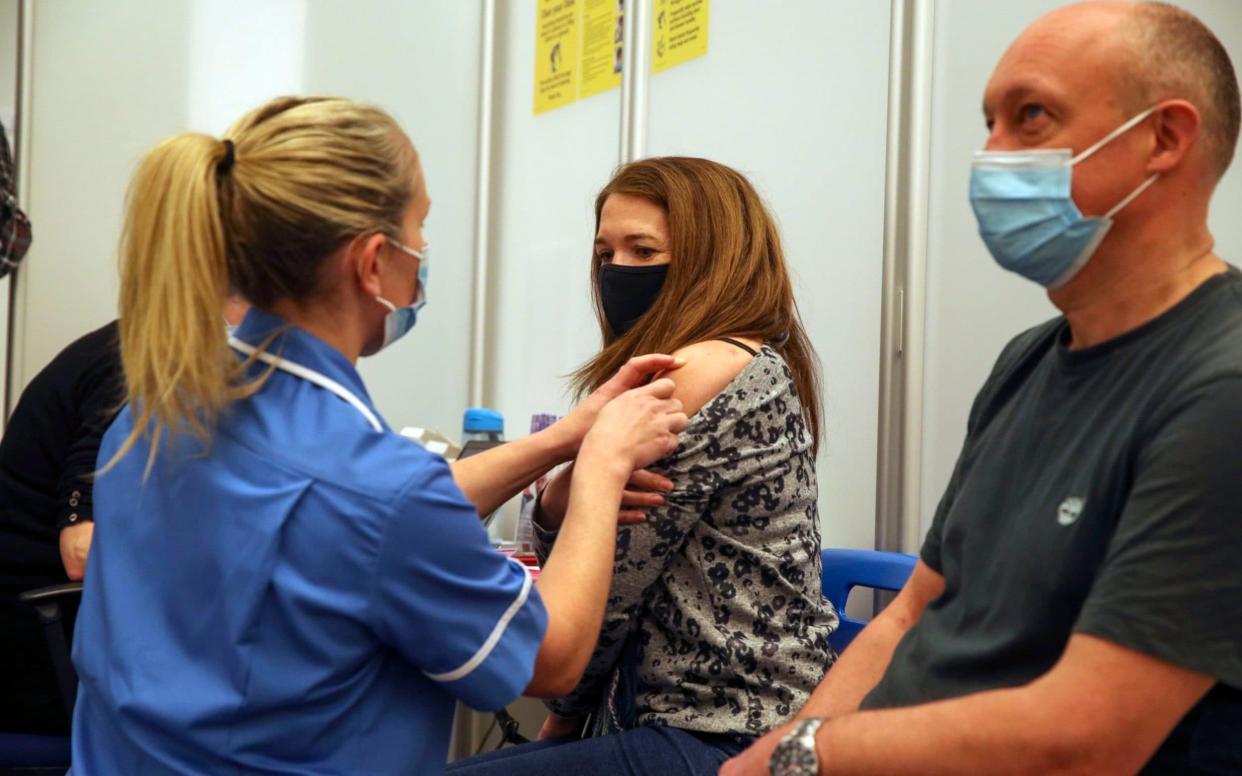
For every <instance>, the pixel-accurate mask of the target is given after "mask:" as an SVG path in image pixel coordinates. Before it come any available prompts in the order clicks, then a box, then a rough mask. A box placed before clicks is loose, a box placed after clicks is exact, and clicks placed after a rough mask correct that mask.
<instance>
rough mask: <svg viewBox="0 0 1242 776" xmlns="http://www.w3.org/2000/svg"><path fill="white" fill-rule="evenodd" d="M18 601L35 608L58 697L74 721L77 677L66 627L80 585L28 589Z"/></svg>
mask: <svg viewBox="0 0 1242 776" xmlns="http://www.w3.org/2000/svg"><path fill="white" fill-rule="evenodd" d="M20 598H21V601H22V603H24V604H26V605H28V606H30V607H31V608H32V609H34V611H35V614H36V615H37V616H38V618H39V623H40V624H41V625H42V626H43V635H44V637H45V638H46V639H47V647H48V652H49V653H50V654H51V656H52V669H53V670H54V671H55V672H56V683H57V684H58V685H59V687H60V698H61V701H63V702H64V704H65V712H66V713H67V714H68V715H69V718H70V719H73V704H74V702H75V701H76V700H77V696H78V674H77V672H76V671H75V670H74V669H73V661H72V660H70V655H69V627H70V625H71V624H72V622H73V615H74V613H76V611H77V605H78V603H79V602H80V601H81V600H82V583H81V582H67V583H65V584H63V585H53V586H51V587H43V588H39V589H38V590H30V591H27V592H25V593H22V594H21V596H20Z"/></svg>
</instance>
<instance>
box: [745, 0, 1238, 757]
mask: <svg viewBox="0 0 1242 776" xmlns="http://www.w3.org/2000/svg"><path fill="white" fill-rule="evenodd" d="M983 104H984V115H985V118H986V121H987V127H988V130H989V136H988V141H987V146H986V151H985V152H984V153H982V154H980V155H979V156H978V157H976V161H975V169H974V172H973V174H972V180H971V199H972V204H973V205H974V208H975V213H976V216H977V217H978V220H979V228H980V232H981V233H982V235H983V238H984V241H985V242H986V243H987V244H988V248H989V249H990V250H991V252H992V255H993V256H994V257H995V258H996V260H997V261H998V263H1000V264H1001V266H1003V267H1005V268H1007V269H1012V270H1014V271H1016V272H1019V273H1020V274H1022V275H1024V276H1025V277H1027V278H1029V279H1031V280H1034V281H1036V282H1039V283H1041V284H1042V285H1044V286H1046V287H1048V288H1049V289H1050V290H1049V298H1050V299H1051V300H1052V302H1053V303H1054V304H1055V305H1056V306H1057V307H1058V308H1060V309H1061V311H1062V312H1063V313H1064V317H1060V318H1056V319H1054V320H1052V321H1049V322H1048V323H1045V324H1043V325H1041V326H1037V327H1035V328H1034V329H1031V330H1030V331H1027V332H1025V333H1023V334H1021V335H1019V336H1018V337H1017V338H1016V339H1014V340H1013V341H1012V342H1011V343H1010V344H1009V346H1008V347H1006V348H1005V350H1004V352H1003V353H1001V356H1000V358H999V360H998V361H997V363H996V367H995V368H994V369H993V371H992V375H991V377H990V378H988V381H987V382H986V383H985V384H984V386H983V388H982V390H981V391H980V392H979V395H978V397H977V398H976V400H975V404H974V407H973V408H972V410H971V413H970V421H969V425H968V427H967V432H966V442H965V446H964V448H963V450H962V454H961V457H960V458H959V459H958V462H957V467H956V469H955V471H954V473H953V477H952V479H951V480H950V482H949V487H948V490H947V491H946V492H945V494H944V498H943V499H942V500H941V502H940V507H939V509H938V510H937V512H936V516H935V519H934V521H933V522H932V526H931V530H930V531H929V532H928V535H927V539H926V541H925V543H924V545H923V551H922V560H921V561H920V562H919V564H918V566H917V567H916V569H915V571H914V575H913V576H912V577H911V578H910V581H909V583H908V584H907V585H906V588H905V589H904V590H903V591H902V592H901V594H900V595H899V596H898V597H897V599H896V600H895V601H894V602H893V603H892V604H890V605H889V606H888V608H886V609H885V610H884V611H883V612H881V613H880V614H879V615H878V616H877V617H876V618H875V619H874V620H873V621H872V622H871V623H869V624H868V626H867V627H866V629H864V630H863V632H862V633H861V634H860V635H859V636H858V638H857V640H855V641H854V643H853V644H852V645H851V646H850V648H849V649H848V650H846V651H845V653H844V654H843V655H842V656H841V660H840V661H838V663H837V664H836V665H835V666H834V667H833V669H832V671H831V672H829V674H828V677H827V678H826V679H825V680H824V682H823V684H822V685H820V687H819V689H817V690H816V691H815V694H814V696H813V697H812V698H811V700H810V702H809V703H808V704H807V706H806V708H805V709H803V710H802V712H801V713H800V714H799V717H800V719H799V720H798V722H797V723H796V724H794V725H790V726H789V727H788V728H784V729H781V730H778V731H774V732H773V733H771V734H769V735H768V736H767V737H765V738H764V739H763V740H761V741H760V742H759V743H757V744H756V745H755V746H753V747H752V748H751V749H750V750H748V751H747V752H746V753H745V754H744V755H743V756H742V757H739V758H737V759H736V760H733V761H730V762H729V763H728V764H727V765H726V766H725V768H724V769H722V771H721V773H722V774H728V776H737V774H767V773H768V772H769V770H770V771H771V773H773V774H779V776H789V775H790V774H799V775H801V774H814V773H821V774H834V773H851V774H858V773H875V774H928V773H953V774H957V773H970V774H973V773H989V774H995V773H1014V774H1016V773H1031V774H1046V773H1082V774H1124V773H1136V772H1139V771H1140V770H1141V771H1142V772H1143V773H1145V774H1157V773H1158V774H1174V773H1176V774H1218V773H1219V774H1224V773H1230V774H1237V773H1242V604H1240V603H1239V602H1240V601H1242V572H1240V571H1239V562H1238V558H1239V550H1240V549H1242V274H1239V272H1238V270H1237V269H1234V268H1232V267H1230V266H1229V265H1227V264H1225V262H1223V261H1221V259H1220V258H1218V257H1217V256H1216V255H1215V253H1214V252H1213V240H1212V235H1211V234H1210V233H1209V231H1208V225H1207V214H1208V205H1209V203H1210V201H1211V198H1212V192H1213V190H1214V188H1215V186H1216V183H1217V181H1219V180H1220V179H1221V176H1222V175H1223V174H1224V173H1225V170H1226V168H1227V167H1228V166H1229V162H1230V160H1231V158H1232V156H1233V153H1234V148H1235V146H1236V144H1237V138H1238V124H1239V113H1240V112H1242V110H1240V105H1239V98H1238V83H1237V78H1236V76H1235V75H1234V70H1233V66H1232V65H1231V64H1230V61H1229V56H1228V54H1227V53H1226V52H1225V49H1224V47H1222V46H1221V44H1220V42H1219V41H1218V40H1217V39H1216V37H1215V36H1214V35H1213V34H1212V33H1211V31H1210V30H1208V29H1207V28H1206V27H1205V26H1203V24H1202V23H1201V22H1199V20H1198V19H1196V18H1194V17H1193V16H1191V15H1190V14H1188V13H1186V12H1185V11H1182V10H1180V9H1177V8H1174V7H1172V6H1169V5H1165V4H1163V3H1135V4H1123V3H1115V4H1114V3H1108V4H1104V3H1083V4H1079V5H1072V6H1069V7H1066V8H1063V9H1061V10H1058V11H1054V12H1053V13H1051V14H1049V15H1048V16H1045V17H1044V18H1042V19H1040V20H1039V21H1037V22H1035V24H1033V25H1032V26H1031V27H1029V28H1028V29H1027V30H1026V31H1025V32H1024V33H1022V35H1021V36H1020V37H1019V38H1018V40H1017V41H1016V42H1015V43H1014V44H1013V45H1012V46H1011V47H1010V48H1009V50H1008V51H1007V52H1006V53H1005V55H1004V57H1003V58H1002V59H1001V61H1000V63H999V64H998V65H997V67H996V70H995V72H994V73H993V75H992V79H991V82H990V83H989V84H988V87H987V90H986V91H985V93H984V100H983ZM1101 141H1103V142H1102V143H1101ZM1051 149H1068V150H1065V151H1062V152H1061V153H1059V154H1058V153H1056V152H1051V151H1050V150H1051ZM1089 149H1094V150H1089ZM1084 151H1086V153H1084ZM1075 155H1080V156H1079V157H1078V158H1075ZM1071 159H1073V160H1074V161H1073V163H1072V164H1073V167H1072V174H1071V171H1070V165H1071ZM1037 192H1038V193H1039V195H1038V198H1037V197H1036V194H1035V193H1037ZM1134 192H1138V194H1139V195H1138V196H1137V197H1134V196H1132V194H1133V193H1134ZM1118 203H1121V204H1118ZM1080 213H1081V214H1086V215H1087V216H1088V218H1086V219H1084V218H1083V217H1082V215H1080ZM1101 213H1109V215H1110V216H1115V217H1114V218H1113V219H1112V224H1111V229H1110V228H1109V223H1108V219H1107V218H1106V219H1103V220H1102V221H1101V220H1099V219H1095V218H1090V216H1095V215H1096V214H1101ZM1101 238H1102V240H1101ZM964 280H966V281H969V278H965V279H964Z"/></svg>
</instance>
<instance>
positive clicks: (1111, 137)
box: [1070, 105, 1159, 166]
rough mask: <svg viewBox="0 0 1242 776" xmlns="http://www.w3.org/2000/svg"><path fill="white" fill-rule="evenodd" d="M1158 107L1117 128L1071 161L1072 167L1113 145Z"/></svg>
mask: <svg viewBox="0 0 1242 776" xmlns="http://www.w3.org/2000/svg"><path fill="white" fill-rule="evenodd" d="M1158 107H1159V106H1158V105H1153V106H1151V107H1150V108H1148V109H1147V110H1145V111H1143V112H1142V113H1140V114H1139V115H1137V116H1135V117H1134V118H1132V119H1130V120H1129V121H1127V122H1126V123H1124V124H1122V125H1121V126H1119V127H1117V128H1116V129H1114V130H1113V131H1112V132H1109V133H1108V134H1107V135H1105V136H1104V139H1103V140H1101V141H1099V142H1098V143H1096V144H1095V145H1093V146H1091V147H1090V148H1088V149H1087V150H1086V151H1083V152H1082V153H1081V154H1079V155H1078V156H1075V157H1074V158H1073V159H1070V165H1071V166H1072V165H1075V164H1078V163H1079V162H1081V161H1082V160H1083V159H1086V158H1087V157H1088V156H1090V155H1091V154H1093V153H1095V152H1096V151H1098V150H1100V149H1101V148H1103V147H1104V146H1106V145H1108V144H1109V143H1111V142H1113V141H1114V140H1116V139H1117V138H1118V137H1119V136H1121V135H1124V134H1125V133H1126V132H1129V131H1130V130H1131V129H1133V128H1134V127H1136V126H1138V123H1139V122H1140V121H1142V120H1143V119H1145V118H1147V117H1148V116H1150V115H1151V114H1152V113H1154V112H1155V110H1156V108H1158Z"/></svg>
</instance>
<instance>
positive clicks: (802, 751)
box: [768, 737, 819, 776]
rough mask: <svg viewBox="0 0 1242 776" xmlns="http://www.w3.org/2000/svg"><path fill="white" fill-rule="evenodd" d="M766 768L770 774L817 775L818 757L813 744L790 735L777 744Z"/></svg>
mask: <svg viewBox="0 0 1242 776" xmlns="http://www.w3.org/2000/svg"><path fill="white" fill-rule="evenodd" d="M813 740H814V739H812V741H813ZM768 770H769V771H771V772H772V776H818V774H819V759H818V758H817V757H816V756H815V749H814V748H813V746H812V747H808V746H806V744H805V743H804V742H803V740H802V739H801V737H791V738H787V739H785V740H784V741H782V742H781V743H780V744H778V745H777V747H776V750H775V751H774V752H772V759H771V760H769V761H768Z"/></svg>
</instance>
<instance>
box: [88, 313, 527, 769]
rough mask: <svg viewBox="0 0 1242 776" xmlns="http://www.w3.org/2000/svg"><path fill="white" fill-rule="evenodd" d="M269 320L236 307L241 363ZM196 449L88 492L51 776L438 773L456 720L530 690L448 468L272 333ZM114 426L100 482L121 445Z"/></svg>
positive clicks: (513, 593)
mask: <svg viewBox="0 0 1242 776" xmlns="http://www.w3.org/2000/svg"><path fill="white" fill-rule="evenodd" d="M284 327H285V323H284V322H283V321H282V320H280V319H279V318H276V317H274V316H271V315H267V314H264V313H262V312H260V311H257V310H252V311H251V312H250V313H249V315H248V316H247V317H246V320H245V322H244V323H243V325H242V326H241V328H240V329H239V330H238V332H237V335H236V338H235V339H234V340H233V341H232V343H233V345H234V347H235V348H236V349H237V350H239V351H241V352H243V353H244V352H248V351H251V350H253V347H254V346H256V345H259V344H260V343H262V342H263V341H264V340H265V339H266V338H267V336H268V335H269V334H271V333H273V332H276V331H280V330H282V329H284ZM267 352H269V353H273V354H276V355H278V356H279V358H272V359H269V363H268V364H267V365H265V364H263V363H255V364H253V365H252V371H253V373H256V374H257V373H259V372H260V371H263V370H267V369H271V375H270V378H269V379H268V380H267V382H266V383H265V384H264V385H263V387H262V389H261V390H260V391H259V392H258V393H257V394H255V395H254V396H252V397H250V398H248V399H244V400H240V401H237V402H235V403H233V404H232V405H231V406H230V408H229V409H228V411H227V413H226V414H225V415H224V416H223V417H222V418H221V419H220V421H219V424H218V427H217V428H216V430H215V433H214V434H213V436H212V441H211V444H210V446H204V445H202V444H201V443H199V442H198V441H197V440H195V439H194V438H193V437H192V436H190V435H188V434H181V435H177V436H174V437H173V438H172V439H171V440H169V439H165V443H164V445H163V446H161V450H160V453H159V455H158V456H157V458H156V459H155V462H154V465H153V466H152V468H151V470H150V472H149V474H147V475H146V476H144V469H145V467H146V465H147V453H148V449H149V448H148V445H147V444H146V443H145V442H140V443H139V444H137V445H136V446H135V447H134V449H133V450H131V451H130V452H129V454H128V455H126V456H125V457H124V458H123V459H122V460H121V462H120V463H119V465H117V466H116V467H115V468H114V469H113V470H111V471H109V472H108V473H106V474H104V475H103V476H102V477H101V478H100V479H99V481H98V483H97V484H96V486H95V502H96V507H95V521H96V531H95V538H94V546H93V547H92V550H91V558H90V563H89V564H88V568H87V574H86V580H85V583H84V587H85V590H84V594H83V597H82V607H81V611H80V614H79V617H78V624H77V635H76V638H75V640H74V641H75V647H74V652H73V661H74V664H75V665H76V667H77V670H78V673H79V676H80V679H81V687H80V690H79V693H78V702H77V708H76V710H75V714H74V724H73V763H74V767H73V773H75V774H96V773H100V774H130V775H132V776H138V775H139V774H164V773H211V774H223V773H282V774H292V773H297V774H308V773H350V774H364V773H365V774H372V773H373V774H388V773H418V774H426V773H438V772H440V771H441V770H442V769H443V767H444V761H445V759H446V754H447V748H448V740H449V735H450V726H451V719H452V714H453V701H454V699H461V700H462V701H465V702H466V703H467V704H469V705H471V706H473V707H475V708H478V709H484V710H488V709H495V708H499V707H501V706H503V705H504V704H506V703H508V702H509V701H511V700H513V699H514V698H515V697H517V696H518V695H519V694H520V693H521V691H522V689H523V688H525V687H526V685H527V684H528V683H529V682H530V678H531V675H532V672H533V669H534V661H535V654H536V652H537V651H538V649H539V644H540V642H541V640H542V638H543V634H544V630H545V628H546V625H547V614H546V612H545V610H544V607H543V603H542V601H541V600H540V598H539V594H538V592H537V591H536V590H535V589H534V588H533V587H532V585H531V579H530V575H529V573H528V572H527V570H526V569H525V567H523V566H522V565H521V564H520V563H516V562H513V561H511V560H508V559H506V558H505V557H504V556H503V555H501V554H499V553H497V552H496V551H495V550H493V549H492V548H491V547H490V546H489V544H488V540H487V533H486V531H485V530H484V528H483V526H482V524H481V523H480V521H479V518H478V515H477V513H476V511H475V507H474V506H473V505H472V504H470V503H469V502H468V501H467V500H466V499H465V497H464V496H463V495H462V493H461V491H460V490H459V489H458V487H457V485H456V484H455V483H454V481H453V477H452V474H451V472H450V470H449V467H448V466H447V464H446V463H445V462H444V461H443V460H442V459H440V458H438V457H436V456H434V455H432V454H430V453H428V452H427V451H425V450H424V449H422V448H421V447H420V446H419V445H417V444H415V443H413V442H411V441H409V440H406V439H404V438H402V437H400V436H398V435H396V434H394V433H393V432H392V431H391V430H390V429H389V428H388V427H387V426H385V425H384V424H383V421H382V420H380V418H379V416H378V414H377V413H376V412H375V409H374V406H373V405H372V403H371V401H370V398H369V397H368V396H367V393H366V389H365V388H364V387H363V384H362V380H361V379H360V377H359V376H358V373H357V371H356V370H355V369H354V367H353V366H352V365H351V364H350V363H349V362H348V360H347V359H346V358H345V357H344V356H343V355H341V353H339V352H338V351H336V350H335V349H334V348H332V347H330V346H329V345H327V344H326V343H324V342H322V341H321V340H319V339H317V338H315V337H313V336H312V335H310V334H308V333H307V332H305V331H303V330H300V329H297V328H289V329H288V330H286V331H284V333H282V334H280V335H279V336H278V338H277V339H276V341H275V342H274V343H273V344H271V345H269V346H268V348H267ZM133 423H134V421H133V415H132V414H131V410H130V409H129V408H126V409H125V410H124V411H123V412H122V413H121V415H120V416H119V417H118V419H117V421H116V423H115V424H114V425H113V426H112V428H111V429H109V431H108V433H107V434H106V435H105V437H104V441H103V445H102V448H101V451H100V462H101V464H103V463H106V462H108V461H109V460H111V459H112V457H113V455H114V453H115V452H116V451H117V449H118V448H119V446H120V445H121V443H122V442H123V441H124V440H125V439H126V438H127V437H128V435H129V433H130V430H131V429H132V428H133Z"/></svg>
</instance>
